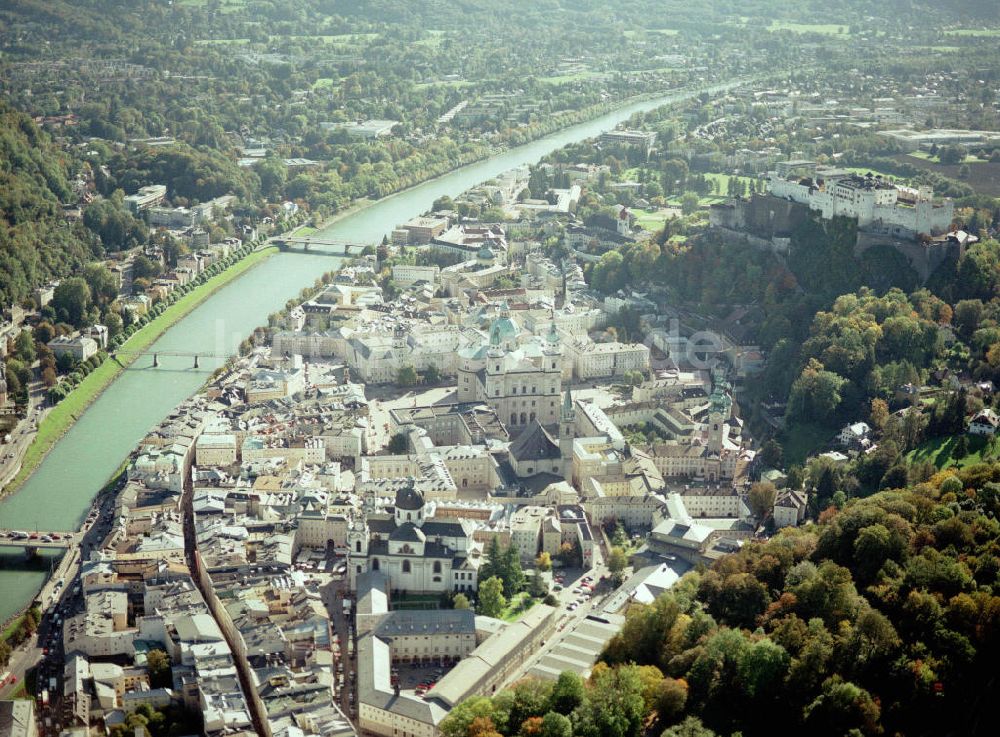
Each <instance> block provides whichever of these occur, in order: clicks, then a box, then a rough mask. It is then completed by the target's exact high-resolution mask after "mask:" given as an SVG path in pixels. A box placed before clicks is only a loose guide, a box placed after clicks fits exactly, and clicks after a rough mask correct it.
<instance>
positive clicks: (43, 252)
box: [0, 103, 93, 305]
mask: <svg viewBox="0 0 1000 737" xmlns="http://www.w3.org/2000/svg"><path fill="white" fill-rule="evenodd" d="M68 175H69V173H68V171H67V160H66V158H65V156H64V155H63V153H62V152H61V151H60V150H59V149H58V148H57V147H56V146H55V145H54V144H53V143H52V142H51V141H50V140H49V137H48V136H47V135H46V134H45V133H43V132H42V131H41V130H39V128H38V127H37V126H36V125H35V123H34V122H33V121H32V120H31V118H29V117H28V116H27V115H24V114H23V113H19V112H16V111H14V110H11V109H10V108H9V107H7V106H6V105H3V104H2V103H0V218H2V220H0V304H2V305H8V304H11V303H13V302H20V301H22V300H24V299H25V298H26V297H28V296H29V295H30V294H31V290H32V289H33V288H34V287H36V286H38V285H39V284H41V283H42V282H44V281H45V280H47V279H50V278H53V277H58V276H63V275H65V274H68V273H70V272H71V271H73V270H76V269H79V268H80V267H81V266H82V265H83V264H84V263H85V262H86V261H88V260H90V259H91V258H93V254H92V253H91V250H90V248H89V247H88V243H89V242H90V241H91V240H92V239H91V238H89V237H87V236H86V234H85V233H84V232H82V231H81V230H80V229H78V228H73V227H71V226H70V225H68V224H67V222H66V220H65V218H64V216H63V209H62V203H63V202H71V201H73V200H75V197H74V195H73V193H72V189H71V187H70V184H69V181H68V179H69V176H68Z"/></svg>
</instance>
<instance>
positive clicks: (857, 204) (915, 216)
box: [767, 167, 955, 235]
mask: <svg viewBox="0 0 1000 737" xmlns="http://www.w3.org/2000/svg"><path fill="white" fill-rule="evenodd" d="M767 189H768V192H769V193H770V194H772V195H773V196H775V197H780V198H782V199H787V200H791V201H793V202H798V203H801V204H803V205H807V206H808V207H809V208H810V209H812V210H818V211H819V212H820V213H821V214H822V216H823V218H824V219H826V220H830V219H832V218H833V217H834V216H836V215H843V216H845V217H851V218H857V221H858V227H859V228H863V229H865V230H876V231H880V232H884V233H886V234H890V235H911V234H912V235H915V234H921V233H922V234H925V235H940V234H941V233H946V232H947V231H948V230H950V228H951V224H952V219H953V218H954V214H955V206H954V204H953V203H952V201H951V200H950V199H944V200H942V201H940V202H935V201H934V190H933V189H931V188H930V187H920V188H919V189H913V188H910V187H902V186H898V185H896V184H893V183H892V182H890V181H888V180H886V179H883V178H882V177H880V176H872V175H865V176H862V175H860V174H854V173H851V172H847V171H843V170H832V169H831V170H825V171H824V170H823V169H822V168H821V167H815V168H812V170H811V172H809V173H808V175H806V176H798V175H793V176H791V177H790V178H789V177H785V176H781V175H779V174H777V173H775V172H771V173H770V174H769V175H768V182H767Z"/></svg>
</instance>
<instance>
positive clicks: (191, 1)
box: [177, 0, 246, 13]
mask: <svg viewBox="0 0 1000 737" xmlns="http://www.w3.org/2000/svg"><path fill="white" fill-rule="evenodd" d="M177 4H178V5H192V6H194V5H208V0H177ZM245 5H246V0H219V9H220V10H221V11H222V12H223V13H235V12H236V11H237V10H240V9H242V8H243V6H245Z"/></svg>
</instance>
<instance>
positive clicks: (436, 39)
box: [414, 31, 444, 49]
mask: <svg viewBox="0 0 1000 737" xmlns="http://www.w3.org/2000/svg"><path fill="white" fill-rule="evenodd" d="M443 38H444V31H427V36H426V38H422V39H420V40H419V41H415V42H414V43H415V44H416V45H417V46H427V47H429V48H432V49H436V48H438V47H439V46H440V45H441V41H442V40H443Z"/></svg>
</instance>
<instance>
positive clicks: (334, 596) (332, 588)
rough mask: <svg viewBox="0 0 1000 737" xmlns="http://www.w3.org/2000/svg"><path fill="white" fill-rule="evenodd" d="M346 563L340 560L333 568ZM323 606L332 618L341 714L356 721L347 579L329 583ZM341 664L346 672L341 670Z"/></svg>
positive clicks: (355, 660) (355, 674)
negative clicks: (345, 605) (346, 600)
mask: <svg viewBox="0 0 1000 737" xmlns="http://www.w3.org/2000/svg"><path fill="white" fill-rule="evenodd" d="M342 562H343V559H342V558H338V559H337V560H336V561H335V564H334V565H339V564H340V563H342ZM321 591H322V594H323V603H324V604H326V608H327V611H328V613H329V616H330V630H331V633H332V635H331V636H332V638H333V642H332V643H331V649H332V650H333V653H334V662H333V668H334V674H335V676H336V681H335V686H334V693H335V695H336V697H337V704H338V705H339V706H340V709H341V711H342V712H343V713H344V714H345V715H346V716H348V717H349V718H350V719H351V721H354V720H355V719H356V717H357V712H356V711H355V710H354V708H355V706H356V704H357V702H356V701H355V700H354V699H356V698H357V693H356V691H357V658H356V657H354V658H351V657H348V644H347V641H348V636H349V634H356V633H354V632H353V627H352V624H353V622H354V618H353V617H350V616H345V615H344V608H343V600H344V597H345V592H346V593H348V594H349V591H348V587H347V579H346V575H345V576H344V577H339V576H334V577H332V579H331V580H330V582H329V583H328V584H327V585H326V586H325V587H323V589H322V590H321ZM338 664H342V666H343V670H338V668H337V666H338Z"/></svg>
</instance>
